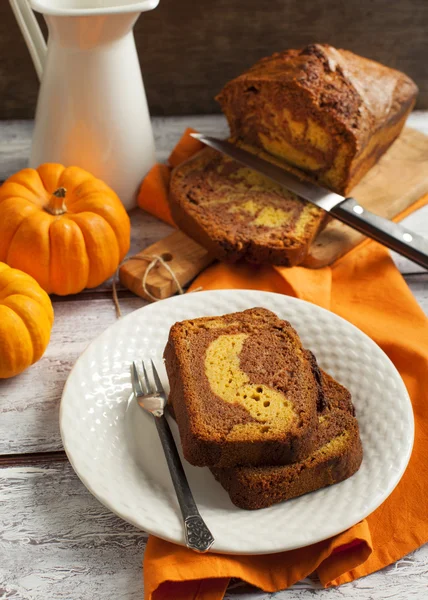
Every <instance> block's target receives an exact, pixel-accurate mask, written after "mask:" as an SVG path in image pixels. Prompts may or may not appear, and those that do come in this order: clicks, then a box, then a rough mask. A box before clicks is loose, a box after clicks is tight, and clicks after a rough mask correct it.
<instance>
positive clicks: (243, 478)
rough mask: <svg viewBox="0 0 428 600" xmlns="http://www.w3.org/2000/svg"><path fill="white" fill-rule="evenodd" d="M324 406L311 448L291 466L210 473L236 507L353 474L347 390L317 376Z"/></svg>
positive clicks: (355, 458) (356, 441)
mask: <svg viewBox="0 0 428 600" xmlns="http://www.w3.org/2000/svg"><path fill="white" fill-rule="evenodd" d="M322 386H323V390H324V399H325V406H324V408H323V409H322V411H321V412H320V414H319V417H318V421H319V423H318V433H317V441H316V445H315V449H314V450H313V452H312V453H311V454H310V455H309V456H308V457H307V458H305V459H303V460H302V461H300V462H296V463H294V464H290V465H286V466H281V467H278V466H274V467H269V466H267V467H250V466H241V467H235V468H228V469H218V468H211V471H212V472H213V474H214V476H215V478H216V479H217V480H218V481H219V482H220V483H221V485H222V486H223V487H224V488H225V489H226V490H227V492H228V493H229V495H230V498H231V500H232V502H233V503H234V504H235V505H236V506H238V507H239V508H244V509H249V510H252V509H258V508H267V507H268V506H271V505H273V504H276V503H277V502H281V501H283V500H289V499H291V498H295V497H297V496H301V495H303V494H306V493H308V492H313V491H315V490H318V489H320V488H323V487H325V486H328V485H332V484H334V483H338V482H339V481H343V480H344V479H347V478H348V477H350V476H351V475H353V474H354V473H355V472H356V471H357V470H358V469H359V467H360V465H361V461H362V457H363V449H362V445H361V440H360V435H359V428H358V422H357V419H356V418H355V416H354V408H353V405H352V402H351V396H350V393H349V392H348V390H346V388H344V387H343V386H342V385H340V384H339V383H338V382H337V381H335V380H334V379H333V378H332V377H330V376H329V375H327V374H326V373H324V372H322Z"/></svg>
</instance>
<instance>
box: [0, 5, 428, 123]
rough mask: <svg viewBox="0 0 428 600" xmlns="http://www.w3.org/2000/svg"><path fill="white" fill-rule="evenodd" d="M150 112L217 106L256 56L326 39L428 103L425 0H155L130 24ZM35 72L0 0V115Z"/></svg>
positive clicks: (31, 95)
mask: <svg viewBox="0 0 428 600" xmlns="http://www.w3.org/2000/svg"><path fill="white" fill-rule="evenodd" d="M135 35H136V40H137V47H138V52H139V57H140V62H141V69H142V73H143V77H144V82H145V87H146V91H147V97H148V101H149V105H150V110H151V113H152V114H153V115H171V114H196V113H210V112H218V111H219V108H218V106H217V104H216V102H215V101H214V99H213V96H214V95H215V94H216V93H217V92H218V91H219V90H220V89H221V87H222V86H223V84H224V83H225V82H226V81H227V80H228V79H231V78H232V77H234V76H235V75H238V74H239V73H240V72H241V71H242V70H244V69H245V68H247V67H248V66H250V65H251V64H252V63H254V62H255V61H256V60H257V59H258V58H260V57H262V56H266V55H268V54H271V53H272V52H275V51H278V50H284V49H286V48H293V47H294V48H298V47H301V46H303V45H305V44H308V43H311V42H327V43H330V44H332V45H333V46H336V47H338V48H347V49H349V50H352V51H354V52H356V53H357V54H361V55H362V56H367V57H369V58H373V59H375V60H378V61H380V62H382V63H384V64H386V65H390V66H392V67H396V68H398V69H400V70H402V71H404V72H406V73H407V74H408V75H410V76H411V77H413V79H414V80H415V81H416V83H417V84H418V86H419V88H420V95H419V100H418V105H417V107H418V108H425V109H428V0H269V1H267V0H265V1H264V2H263V0H160V4H159V6H158V8H156V9H155V10H154V11H152V12H148V13H144V14H142V16H141V17H140V19H139V21H138V22H137V25H136V28H135ZM37 90H38V81H37V77H36V75H35V72H34V68H33V65H32V62H31V59H30V56H29V54H28V51H27V48H26V46H25V43H24V40H23V38H22V36H21V33H20V31H19V29H18V26H17V24H16V22H15V19H14V16H13V13H12V11H11V9H10V6H9V3H8V2H7V0H0V119H20V118H32V117H33V115H34V110H35V104H36V99H37Z"/></svg>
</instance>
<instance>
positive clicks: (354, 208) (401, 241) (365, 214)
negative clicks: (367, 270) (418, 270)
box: [329, 198, 428, 269]
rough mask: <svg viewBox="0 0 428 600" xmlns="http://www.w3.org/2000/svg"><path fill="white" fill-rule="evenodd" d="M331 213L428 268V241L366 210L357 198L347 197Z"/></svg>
mask: <svg viewBox="0 0 428 600" xmlns="http://www.w3.org/2000/svg"><path fill="white" fill-rule="evenodd" d="M329 214H330V215H331V216H332V217H335V218H336V219H339V221H342V222H343V223H345V224H346V225H349V226H350V227H352V228H353V229H356V230H358V231H359V232H360V233H363V234H364V235H366V236H368V237H370V238H372V239H373V240H376V241H377V242H379V243H381V244H383V245H384V246H387V247H388V248H390V249H391V250H394V251H395V252H398V253H399V254H402V255H403V256H405V257H406V258H408V259H409V260H412V261H413V262H415V263H417V264H418V265H420V266H421V267H424V268H425V269H428V239H425V238H423V237H422V236H421V235H418V234H416V233H414V232H413V231H410V230H409V229H406V228H405V227H403V226H402V225H400V224H399V223H394V222H393V221H389V220H388V219H384V218H383V217H379V216H378V215H375V214H374V213H372V212H370V211H368V210H366V209H365V208H363V207H362V206H361V205H360V204H358V202H357V201H356V200H354V198H346V199H345V200H344V201H343V202H340V204H337V205H336V206H334V207H333V208H332V209H330V212H329Z"/></svg>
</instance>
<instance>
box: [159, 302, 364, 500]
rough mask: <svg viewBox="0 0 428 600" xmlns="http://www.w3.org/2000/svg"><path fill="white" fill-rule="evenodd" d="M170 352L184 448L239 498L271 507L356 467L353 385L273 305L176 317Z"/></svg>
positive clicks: (167, 362) (168, 365) (195, 462)
mask: <svg viewBox="0 0 428 600" xmlns="http://www.w3.org/2000/svg"><path fill="white" fill-rule="evenodd" d="M164 358H165V365H166V369H167V373H168V377H169V382H170V390H171V391H170V396H169V403H170V408H171V410H172V412H173V414H174V416H175V419H176V421H177V424H178V428H179V432H180V437H181V443H182V447H183V453H184V457H185V458H186V459H187V460H188V461H189V462H190V463H191V464H192V465H195V466H200V467H209V468H210V469H211V471H212V473H213V474H214V476H215V478H216V479H217V480H218V481H219V482H220V483H221V485H222V486H223V487H224V488H225V489H226V490H227V491H228V493H229V495H230V498H231V500H232V502H233V503H234V504H235V505H236V506H238V507H240V508H244V509H257V508H265V507H268V506H271V505H272V504H275V503H277V502H281V501H283V500H288V499H290V498H295V497H296V496H300V495H302V494H306V493H308V492H312V491H314V490H317V489H319V488H322V487H325V486H327V485H331V484H334V483H337V482H339V481H343V480H344V479H346V478H348V477H350V476H351V475H353V474H354V473H355V472H356V471H357V470H358V468H359V467H360V464H361V461H362V446H361V441H360V436H359V428H358V422H357V419H356V418H355V412H354V407H353V405H352V402H351V395H350V393H349V392H348V390H346V389H345V388H344V387H343V386H342V385H341V384H340V383H338V382H337V381H335V380H334V379H333V378H332V377H330V376H329V375H328V374H327V373H325V372H323V371H322V370H321V369H320V368H319V367H318V365H317V361H316V359H315V357H314V355H313V354H312V353H311V352H310V351H308V350H307V349H305V348H304V347H303V345H302V343H301V341H300V338H299V336H298V334H297V333H296V331H295V330H294V329H293V327H292V326H291V325H290V323H289V322H288V321H284V320H281V319H279V318H278V317H277V316H276V315H275V314H274V313H272V312H271V311H268V310H266V309H263V308H253V309H249V310H245V311H243V312H239V313H232V314H228V315H224V316H219V317H204V318H199V319H193V320H188V321H182V322H180V323H176V324H175V325H174V326H173V327H172V328H171V331H170V335H169V339H168V343H167V345H166V348H165V352H164Z"/></svg>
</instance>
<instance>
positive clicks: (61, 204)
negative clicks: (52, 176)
mask: <svg viewBox="0 0 428 600" xmlns="http://www.w3.org/2000/svg"><path fill="white" fill-rule="evenodd" d="M66 193H67V190H66V189H65V188H63V187H60V188H58V189H57V190H55V191H54V193H53V194H52V196H51V197H50V200H49V202H48V204H47V205H46V206H45V210H47V211H48V213H50V214H51V215H55V216H57V215H63V214H64V213H66V212H67V207H66V205H65V200H64V198H65V195H66Z"/></svg>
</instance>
